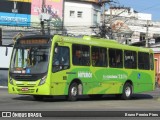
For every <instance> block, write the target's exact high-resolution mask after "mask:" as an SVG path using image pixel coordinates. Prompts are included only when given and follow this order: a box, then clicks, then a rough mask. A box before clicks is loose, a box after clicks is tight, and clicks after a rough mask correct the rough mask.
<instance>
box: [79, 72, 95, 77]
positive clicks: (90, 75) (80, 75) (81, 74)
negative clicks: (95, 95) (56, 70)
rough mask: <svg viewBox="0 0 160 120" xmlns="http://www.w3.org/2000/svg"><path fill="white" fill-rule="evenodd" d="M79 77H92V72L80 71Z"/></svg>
mask: <svg viewBox="0 0 160 120" xmlns="http://www.w3.org/2000/svg"><path fill="white" fill-rule="evenodd" d="M78 77H79V78H92V73H90V72H78Z"/></svg>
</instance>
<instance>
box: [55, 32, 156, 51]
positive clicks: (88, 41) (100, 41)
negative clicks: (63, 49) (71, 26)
mask: <svg viewBox="0 0 160 120" xmlns="http://www.w3.org/2000/svg"><path fill="white" fill-rule="evenodd" d="M53 39H54V40H55V41H57V42H58V41H59V42H68V43H74V44H84V45H92V46H99V47H107V48H117V49H123V50H132V51H142V52H153V50H152V49H149V48H143V47H135V46H129V45H124V44H120V43H118V42H117V41H116V40H111V39H104V38H98V37H93V36H84V37H83V38H76V37H68V36H59V35H55V37H54V38H53Z"/></svg>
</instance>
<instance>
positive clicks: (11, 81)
mask: <svg viewBox="0 0 160 120" xmlns="http://www.w3.org/2000/svg"><path fill="white" fill-rule="evenodd" d="M9 82H10V84H12V85H13V79H12V77H9Z"/></svg>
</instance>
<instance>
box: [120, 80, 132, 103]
mask: <svg viewBox="0 0 160 120" xmlns="http://www.w3.org/2000/svg"><path fill="white" fill-rule="evenodd" d="M131 96H132V85H131V84H130V83H126V84H125V85H124V87H123V93H122V99H124V100H129V99H131Z"/></svg>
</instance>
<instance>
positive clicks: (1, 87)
mask: <svg viewBox="0 0 160 120" xmlns="http://www.w3.org/2000/svg"><path fill="white" fill-rule="evenodd" d="M0 88H5V89H7V88H8V87H7V86H0Z"/></svg>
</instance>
